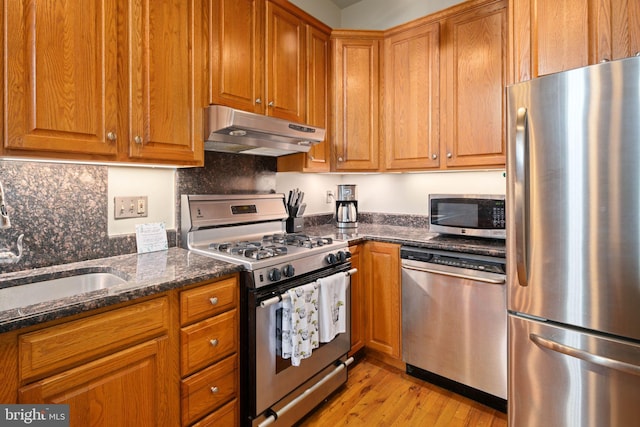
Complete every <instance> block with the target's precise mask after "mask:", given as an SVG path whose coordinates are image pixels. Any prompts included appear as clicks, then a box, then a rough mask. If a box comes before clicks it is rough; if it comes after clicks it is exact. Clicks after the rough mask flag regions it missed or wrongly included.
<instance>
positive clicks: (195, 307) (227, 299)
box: [180, 277, 238, 326]
mask: <svg viewBox="0 0 640 427" xmlns="http://www.w3.org/2000/svg"><path fill="white" fill-rule="evenodd" d="M237 305H238V280H237V279H236V277H232V278H229V279H226V280H221V281H218V282H214V283H211V284H209V285H204V286H200V287H198V288H195V289H191V290H188V291H184V292H182V293H181V294H180V321H181V323H182V325H183V326H184V325H187V324H190V323H193V322H197V321H198V320H203V319H206V318H207V317H211V316H215V315H216V314H220V313H222V312H224V311H227V310H230V309H232V308H235V307H236V306H237Z"/></svg>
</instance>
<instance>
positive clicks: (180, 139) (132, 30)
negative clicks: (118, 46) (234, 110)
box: [122, 0, 204, 165]
mask: <svg viewBox="0 0 640 427" xmlns="http://www.w3.org/2000/svg"><path fill="white" fill-rule="evenodd" d="M202 1H203V0H187V1H184V0H162V1H158V0H141V1H135V2H126V3H127V4H128V5H129V10H130V14H129V21H128V31H127V36H128V45H127V51H128V52H129V55H128V58H129V61H128V73H127V74H128V76H127V79H126V81H124V82H122V84H123V85H125V84H126V83H128V87H129V97H128V103H129V106H130V107H129V108H130V111H129V120H130V122H129V125H128V126H126V127H125V126H124V124H123V129H128V130H129V132H128V134H126V133H125V134H124V135H122V137H124V141H123V142H124V144H125V147H129V156H130V158H132V159H145V160H151V161H163V162H165V161H167V162H178V163H179V164H185V165H188V164H195V165H202V164H203V162H204V151H203V133H202V128H203V126H202V116H203V110H204V103H203V97H202V86H203V71H202V70H203V59H202V54H201V53H202V51H203V50H202V46H201V41H202V8H203V3H202ZM125 87H126V86H125Z"/></svg>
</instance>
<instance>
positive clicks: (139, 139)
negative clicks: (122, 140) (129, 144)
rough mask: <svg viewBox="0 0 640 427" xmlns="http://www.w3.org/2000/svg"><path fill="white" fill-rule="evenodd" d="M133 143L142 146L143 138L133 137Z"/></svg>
mask: <svg viewBox="0 0 640 427" xmlns="http://www.w3.org/2000/svg"><path fill="white" fill-rule="evenodd" d="M133 141H134V142H135V143H136V144H142V137H141V136H140V135H136V136H134V137H133Z"/></svg>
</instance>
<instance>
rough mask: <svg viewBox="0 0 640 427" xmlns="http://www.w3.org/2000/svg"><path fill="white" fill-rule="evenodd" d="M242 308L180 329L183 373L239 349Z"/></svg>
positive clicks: (185, 373) (192, 370) (194, 369)
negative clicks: (239, 312) (239, 310)
mask: <svg viewBox="0 0 640 427" xmlns="http://www.w3.org/2000/svg"><path fill="white" fill-rule="evenodd" d="M238 339H239V338H238V310H231V311H228V312H226V313H223V314H220V315H219V316H216V317H212V318H210V319H207V320H203V321H202V322H198V323H196V324H193V325H191V326H187V327H186V328H182V330H181V331H180V345H181V348H182V351H181V353H182V357H181V361H180V367H181V373H182V376H185V375H189V374H191V373H193V372H195V371H196V370H198V369H201V368H204V367H205V366H207V365H209V364H211V363H213V362H215V361H216V360H220V359H222V358H223V357H225V356H228V355H230V354H231V353H234V352H236V351H237V350H238Z"/></svg>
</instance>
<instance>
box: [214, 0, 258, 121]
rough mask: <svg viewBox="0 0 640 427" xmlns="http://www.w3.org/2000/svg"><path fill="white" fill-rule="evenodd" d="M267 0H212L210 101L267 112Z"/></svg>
mask: <svg viewBox="0 0 640 427" xmlns="http://www.w3.org/2000/svg"><path fill="white" fill-rule="evenodd" d="M263 16H264V0H209V55H210V56H209V58H210V59H209V61H210V67H211V69H210V70H209V73H208V78H209V104H221V105H227V106H229V107H233V108H238V109H240V110H244V111H249V112H254V113H258V114H262V113H264V103H263V100H262V97H263V96H264V95H263V86H264V57H263V52H264V38H263V33H264V26H263V25H264V24H263Z"/></svg>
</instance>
